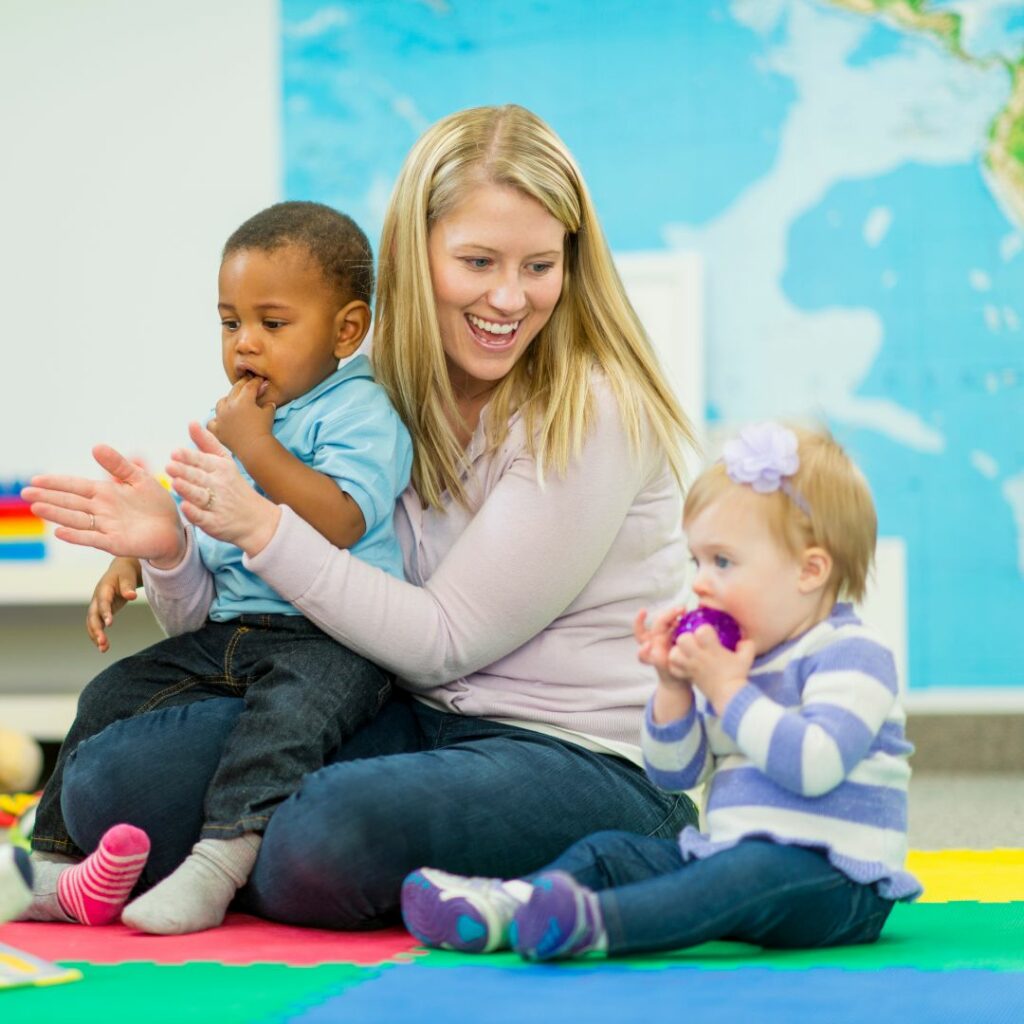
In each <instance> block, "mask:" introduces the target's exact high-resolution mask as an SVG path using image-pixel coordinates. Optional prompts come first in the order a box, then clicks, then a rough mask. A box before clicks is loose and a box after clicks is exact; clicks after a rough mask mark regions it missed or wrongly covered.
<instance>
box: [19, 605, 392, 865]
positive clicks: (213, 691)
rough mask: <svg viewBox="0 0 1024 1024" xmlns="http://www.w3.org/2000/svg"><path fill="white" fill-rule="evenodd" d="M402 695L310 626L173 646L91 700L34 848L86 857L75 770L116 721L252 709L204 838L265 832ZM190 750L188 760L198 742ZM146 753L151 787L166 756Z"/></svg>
mask: <svg viewBox="0 0 1024 1024" xmlns="http://www.w3.org/2000/svg"><path fill="white" fill-rule="evenodd" d="M390 688H391V683H390V677H389V676H388V674H387V673H386V672H385V671H384V670H383V669H381V668H379V667H378V666H377V665H374V664H373V663H372V662H369V661H367V660H366V659H365V658H362V657H360V656H359V655H358V654H355V653H353V652H352V651H350V650H348V648H346V647H343V646H342V645H341V644H339V643H337V641H335V640H332V639H331V638H330V637H329V636H327V634H326V633H324V632H322V631H321V630H319V629H318V628H317V627H316V626H314V625H313V624H312V623H311V622H309V621H308V620H307V619H305V618H303V617H302V616H301V615H243V616H241V617H240V618H237V619H232V620H230V621H229V622H207V623H206V624H205V625H204V626H203V627H202V628H201V629H197V630H196V631H195V632H193V633H183V634H182V635H181V636H175V637H171V638H170V639H167V640H163V641H161V642H160V643H158V644H154V645H153V646H152V647H148V648H146V650H144V651H140V652H139V653H138V654H135V655H133V656H132V657H128V658H123V659H122V660H121V661H118V662H115V664H113V665H111V666H110V668H108V669H107V670H106V671H104V672H101V673H100V674H99V675H98V676H97V677H96V678H95V679H93V681H92V682H91V683H89V685H88V686H87V687H86V688H85V689H84V690H83V691H82V695H81V697H80V698H79V701H78V714H77V716H76V717H75V722H74V724H73V725H72V726H71V730H70V732H69V733H68V736H67V739H66V740H65V741H64V745H63V746H62V747H61V750H60V753H59V754H58V756H57V763H56V766H55V768H54V771H53V775H52V776H51V778H50V781H49V783H48V784H47V786H46V790H45V792H44V793H43V797H42V799H41V800H40V802H39V810H38V813H37V815H36V823H35V829H34V835H33V840H32V845H33V847H34V848H35V849H37V850H44V851H49V852H55V853H66V854H71V855H75V854H81V852H82V851H81V850H80V849H79V848H78V847H77V846H76V845H75V844H74V842H73V841H72V840H71V837H70V836H69V835H68V832H67V828H66V826H65V823H64V816H63V814H62V812H61V794H62V790H63V784H64V770H65V766H66V765H67V763H68V759H69V757H70V755H71V754H72V753H73V752H74V751H75V749H76V748H77V747H78V746H79V744H81V743H82V742H83V741H87V740H88V739H89V737H91V736H95V735H96V734H97V733H100V732H102V731H103V729H105V728H106V727H107V726H108V725H110V724H111V723H113V722H117V721H120V720H122V719H131V718H135V717H137V716H147V713H149V712H156V710H157V709H160V708H168V707H180V706H181V705H187V704H194V703H196V702H197V701H207V700H209V699H210V698H215V697H223V696H224V695H225V694H230V695H232V696H237V697H240V698H241V700H240V701H239V711H240V712H241V713H240V714H238V715H237V716H236V717H235V718H234V719H233V723H232V727H231V729H230V731H229V732H228V733H227V734H226V735H225V736H224V737H223V740H224V742H223V745H222V747H221V749H220V752H219V756H218V758H217V764H216V766H215V768H216V770H215V771H214V772H213V773H212V774H211V776H210V777H209V778H208V779H207V783H208V785H207V787H206V790H205V793H204V796H203V798H200V799H199V801H198V805H197V807H196V811H197V812H198V813H199V814H200V815H201V818H202V822H201V824H202V836H203V838H210V839H231V838H234V837H236V836H239V835H242V833H244V832H263V830H264V829H265V828H266V825H267V822H268V821H269V820H270V815H271V814H272V813H273V811H274V808H275V807H276V806H277V805H278V804H279V803H280V802H281V801H282V800H284V799H285V797H287V796H290V795H291V794H292V793H294V792H295V790H296V789H297V788H298V786H299V783H300V782H301V780H302V778H303V776H304V775H306V774H307V773H308V772H311V771H315V770H316V769H317V768H320V767H321V766H322V765H323V764H324V763H325V762H326V761H327V760H328V759H329V757H330V756H331V755H332V754H333V753H335V752H336V751H337V749H338V747H339V746H340V745H341V744H342V742H344V741H345V740H346V739H348V737H350V736H351V735H352V734H353V733H354V732H355V731H356V730H357V729H358V728H359V727H360V726H362V725H363V724H364V723H366V722H368V721H369V720H370V719H371V718H372V717H373V716H374V715H375V714H376V713H377V712H378V711H379V710H380V708H381V706H382V705H383V704H384V702H385V701H386V700H387V697H388V693H389V691H390ZM147 717H148V716H147ZM180 742H181V743H182V749H183V750H185V749H187V739H186V738H185V737H180ZM139 753H140V755H141V757H140V758H139V759H138V761H137V762H136V763H133V764H132V765H131V766H130V767H128V768H127V770H129V771H131V772H133V773H138V775H139V779H138V781H139V782H143V780H145V779H147V778H156V777H159V775H160V766H158V765H156V764H155V763H154V761H155V759H156V758H157V757H159V756H161V755H160V754H158V753H157V752H156V751H152V752H150V751H145V750H140V751H139ZM110 770H111V771H116V768H114V767H113V766H112V767H111V769H110ZM166 784H167V785H168V786H169V787H175V786H176V785H178V783H177V782H176V781H171V780H168V781H167V783H166Z"/></svg>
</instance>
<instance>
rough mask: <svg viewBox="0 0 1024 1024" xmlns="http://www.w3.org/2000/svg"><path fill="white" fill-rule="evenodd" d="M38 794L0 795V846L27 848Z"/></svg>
mask: <svg viewBox="0 0 1024 1024" xmlns="http://www.w3.org/2000/svg"><path fill="white" fill-rule="evenodd" d="M38 803H39V794H38V793H0V844H3V843H13V844H14V845H15V846H23V847H24V848H25V849H26V850H27V849H28V848H29V841H30V839H31V836H32V827H33V825H34V824H35V820H36V805H37V804H38Z"/></svg>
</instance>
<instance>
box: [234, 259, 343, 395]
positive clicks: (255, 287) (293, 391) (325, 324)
mask: <svg viewBox="0 0 1024 1024" xmlns="http://www.w3.org/2000/svg"><path fill="white" fill-rule="evenodd" d="M218 286H219V298H218V302H217V309H218V311H219V313H220V322H221V349H222V356H223V360H224V371H225V373H227V375H228V380H230V381H231V383H232V384H234V383H235V382H236V381H238V380H241V379H242V378H245V377H258V378H262V380H263V381H265V382H266V383H265V384H263V385H262V386H261V390H260V396H259V399H258V403H259V404H260V405H266V404H267V403H268V402H273V403H274V404H275V405H276V406H279V407H280V406H282V405H285V404H286V403H288V402H290V401H292V400H293V399H295V398H298V397H299V396H300V395H304V394H305V393H306V392H307V391H310V390H311V389H312V388H314V387H316V386H317V384H319V383H320V382H321V381H322V380H325V379H326V378H327V377H329V376H330V375H331V374H332V373H333V372H334V371H335V370H336V369H337V368H338V359H339V358H340V355H341V350H342V348H343V347H344V346H343V344H342V342H341V339H340V335H339V330H340V323H339V311H340V310H341V302H340V301H339V298H338V295H337V292H336V289H334V288H332V287H331V286H330V285H329V284H328V282H327V281H326V279H325V278H324V275H323V272H322V271H321V270H320V268H319V266H317V264H316V263H315V262H314V261H313V259H312V257H311V256H310V255H309V254H308V252H307V251H306V250H305V249H304V248H302V247H301V246H297V245H285V246H282V247H281V248H279V249H274V250H273V251H272V252H264V251H262V250H260V249H239V250H237V251H236V252H233V253H231V255H230V256H228V257H227V259H225V260H224V262H223V263H222V264H221V267H220V276H219V278H218Z"/></svg>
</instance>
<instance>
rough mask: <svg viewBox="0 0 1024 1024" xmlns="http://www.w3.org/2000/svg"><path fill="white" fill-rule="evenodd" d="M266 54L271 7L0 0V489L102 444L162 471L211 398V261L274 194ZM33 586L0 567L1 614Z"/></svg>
mask: <svg viewBox="0 0 1024 1024" xmlns="http://www.w3.org/2000/svg"><path fill="white" fill-rule="evenodd" d="M279 46H280V32H279V26H278V13H277V4H276V3H275V2H274V0H217V2H216V3H208V2H203V0H176V2H175V3H173V4H159V5H157V4H151V3H138V2H133V0H87V2H74V0H0V96H3V102H2V104H0V148H2V152H3V155H2V157H0V225H2V239H3V242H2V245H0V298H2V309H3V329H2V339H3V340H2V341H0V373H2V380H3V385H4V386H3V399H2V401H0V482H7V483H9V482H10V481H12V480H13V479H16V478H24V477H27V476H29V475H31V474H33V473H38V472H41V471H44V470H46V471H68V472H75V473H80V472H91V460H90V456H89V449H90V447H91V445H92V444H93V443H95V442H97V441H106V442H109V443H111V444H114V445H115V446H118V447H120V448H122V449H123V450H124V451H125V452H126V453H127V454H130V455H133V456H139V457H141V458H143V459H145V460H146V461H147V462H148V463H149V464H150V465H151V466H152V467H153V468H154V469H159V468H160V467H161V466H162V464H163V462H164V460H165V458H166V455H167V453H168V452H169V451H170V450H171V448H172V447H174V446H175V445H177V444H180V443H182V442H183V441H185V440H186V439H187V438H186V434H185V427H186V425H187V422H188V420H189V419H191V418H195V417H199V416H202V415H203V414H204V413H205V412H206V411H207V410H208V409H209V408H210V407H211V405H212V404H213V402H214V401H215V400H216V399H217V398H218V397H219V396H220V394H221V393H223V391H224V390H225V383H224V378H223V371H222V370H221V367H220V355H219V327H218V324H217V315H216V308H215V307H216V272H217V266H218V263H219V250H220V247H221V245H222V244H223V242H224V240H225V238H226V237H227V235H228V234H230V232H231V231H232V230H233V229H234V228H235V227H237V225H238V224H240V223H241V222H242V221H243V220H244V219H245V218H246V217H248V216H249V215H251V214H252V213H255V212H256V211H257V210H258V209H260V208H262V207H264V206H266V205H268V204H269V203H271V202H274V201H276V200H277V199H279V198H280V195H281V177H282V175H281V169H280V161H281V157H280V152H281V146H280V139H279V134H280V122H281V118H280V97H281V85H280V70H279V66H280V58H279ZM56 548H57V546H56V545H53V544H51V545H50V549H51V550H52V551H53V552H54V556H53V557H54V558H57V557H60V558H63V559H64V560H65V573H66V572H67V571H68V568H69V567H70V568H71V569H74V567H76V566H78V565H79V563H80V562H82V560H83V559H87V560H88V562H87V566H86V568H84V569H83V570H82V572H83V576H85V577H91V578H94V576H95V570H94V568H93V567H94V566H95V564H96V562H95V557H96V556H90V555H83V554H82V553H80V552H70V551H67V550H65V551H63V552H62V553H61V555H60V556H58V555H57V554H56ZM48 560H49V559H48ZM29 579H32V580H36V581H38V580H39V579H40V573H39V566H38V565H37V566H35V567H34V571H29V569H28V567H26V566H21V567H17V566H14V565H13V564H11V563H7V564H5V563H3V562H0V602H2V601H3V600H12V599H14V600H16V599H17V596H18V592H21V591H23V588H24V587H25V586H28V585H29V583H28V581H29ZM89 589H90V590H91V584H90V587H89Z"/></svg>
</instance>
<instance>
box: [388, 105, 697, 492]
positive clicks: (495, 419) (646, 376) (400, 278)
mask: <svg viewBox="0 0 1024 1024" xmlns="http://www.w3.org/2000/svg"><path fill="white" fill-rule="evenodd" d="M486 183H493V184H497V185H504V186H510V187H512V188H515V189H517V190H518V191H519V192H521V193H523V194H524V195H526V196H529V197H531V198H532V199H535V200H536V201H537V202H539V203H540V204H541V206H543V207H544V209H545V210H547V211H548V213H550V214H551V215H552V216H553V217H555V218H556V219H557V220H558V221H559V222H560V223H561V224H563V225H564V226H565V230H566V241H565V269H564V277H563V283H562V294H561V298H560V299H559V301H558V304H557V305H556V307H555V309H554V312H553V313H552V315H551V318H550V320H549V321H548V322H547V323H546V324H545V325H544V327H543V328H542V330H541V331H540V332H539V333H538V335H537V337H536V338H534V339H533V341H532V342H531V344H530V346H529V348H528V349H527V351H526V352H525V353H524V355H523V357H522V358H521V359H520V360H519V361H518V362H517V363H516V365H515V367H514V368H513V369H512V370H511V371H510V372H509V373H508V375H507V376H506V377H505V378H504V379H503V380H501V382H500V383H499V384H498V385H497V387H496V388H495V390H494V393H493V396H492V397H491V399H490V403H489V407H488V412H487V418H486V428H487V442H488V445H489V447H491V448H496V447H497V446H498V445H500V444H501V442H502V441H503V440H504V438H505V436H506V434H507V432H508V423H509V418H510V417H511V416H512V414H513V413H514V412H515V411H516V410H519V411H520V413H521V415H522V416H523V418H524V425H525V428H526V437H527V443H528V444H529V445H530V450H531V452H532V454H533V455H534V456H535V457H536V459H537V464H538V473H539V474H540V475H541V477H543V474H544V472H545V470H546V469H547V468H553V469H554V470H555V471H556V472H558V473H564V472H565V470H566V468H567V467H568V464H569V461H570V459H571V458H572V457H573V456H574V455H576V454H578V453H579V451H580V449H581V448H582V445H583V441H584V438H585V437H586V434H587V428H588V424H589V421H590V416H591V400H590V394H589V387H588V385H589V382H590V376H591V373H592V372H593V370H594V368H595V366H596V367H599V368H600V369H601V371H602V372H603V373H604V375H605V377H606V378H607V379H608V381H609V383H610V385H611V387H612V389H613V391H614V394H615V396H616V399H617V401H618V404H619V408H620V411H621V415H622V420H623V424H624V426H625V428H626V431H627V434H628V436H629V438H630V441H631V443H632V444H633V445H634V446H636V447H639V444H640V437H641V427H642V423H643V420H644V418H645V417H646V419H647V420H648V422H649V423H650V426H651V428H652V430H653V432H654V434H655V436H656V438H657V440H658V442H659V443H660V444H661V445H662V447H663V448H664V450H665V452H666V454H667V456H668V459H669V462H670V464H671V466H672V469H673V472H674V473H675V475H676V477H677V478H678V479H679V480H680V482H682V480H683V478H684V460H683V445H684V444H691V445H692V444H693V443H694V438H693V432H692V429H691V427H690V424H689V421H688V420H687V417H686V414H685V413H684V412H683V410H682V408H681V407H680V405H679V402H678V401H677V399H676V397H675V395H674V394H673V392H672V389H671V388H670V387H669V385H668V383H667V382H666V380H665V376H664V373H663V371H662V369H661V366H660V364H659V362H658V358H657V356H656V355H655V353H654V349H653V348H652V346H651V343H650V341H649V339H648V337H647V334H646V333H645V331H644V329H643V327H642V326H641V324H640V321H639V319H638V318H637V315H636V313H635V312H634V310H633V307H632V306H631V305H630V303H629V300H628V299H627V298H626V293H625V289H624V288H623V286H622V281H621V280H620V279H619V275H618V272H617V271H616V269H615V266H614V264H613V263H612V259H611V254H610V253H609V251H608V245H607V243H606V242H605V239H604V235H603V233H602V231H601V226H600V224H599V223H598V220H597V215H596V214H595V212H594V207H593V203H592V202H591V200H590V194H589V193H588V191H587V187H586V185H585V184H584V182H583V178H582V176H581V174H580V171H579V168H578V167H577V166H576V162H575V161H574V160H573V158H572V156H571V154H570V153H569V151H568V149H566V147H565V145H564V143H563V142H562V140H561V139H559V138H558V136H557V135H555V133H554V132H553V131H552V130H551V128H549V127H548V125H547V124H545V123H544V122H543V121H542V120H541V119H540V118H539V117H537V116H536V115H535V114H532V113H530V111H528V110H525V109H524V108H523V107H519V106H515V105H509V106H503V107H475V108H473V109H470V110H463V111H459V112H458V113H455V114H452V115H450V116H449V117H446V118H443V119H442V120H441V121H438V122H437V123H436V124H435V125H433V127H431V128H429V129H428V130H427V131H426V132H425V133H424V135H423V136H422V137H421V138H420V139H419V141H418V142H417V143H416V144H415V145H414V146H413V148H412V150H411V151H410V153H409V155H408V157H407V158H406V161H405V164H404V166H403V168H402V171H401V173H400V174H399V177H398V181H397V182H396V184H395V189H394V192H393V194H392V196H391V202H390V205H389V207H388V212H387V215H386V216H385V219H384V228H383V231H382V234H381V241H380V257H379V258H380V271H379V278H378V285H377V303H376V305H377V324H376V327H375V329H374V342H373V359H374V365H375V369H376V373H377V377H378V379H379V380H380V382H381V384H382V385H383V386H384V387H385V388H386V390H387V392H388V394H389V396H390V397H391V400H392V402H393V403H394V405H395V408H396V409H397V410H398V412H399V414H400V415H401V417H402V419H403V420H404V422H405V424H406V426H407V427H408V429H409V432H410V434H411V435H412V441H413V449H414V452H415V456H414V460H413V470H412V480H413V485H414V487H415V488H416V491H417V493H418V494H419V496H420V499H421V500H422V501H423V502H424V504H425V505H428V506H433V507H435V508H440V507H442V495H443V494H444V492H445V491H447V492H448V493H449V495H451V497H452V498H454V499H455V500H456V501H460V502H462V503H465V501H466V495H465V491H464V489H463V487H462V483H461V479H460V474H461V471H462V469H463V468H464V465H465V453H464V450H463V448H462V445H461V444H460V443H459V440H458V437H457V435H456V432H455V430H454V429H453V427H452V423H453V422H458V418H459V413H458V410H457V406H456V400H455V393H454V391H453V389H452V386H451V382H450V380H449V376H448V369H447V364H446V362H445V354H444V348H443V346H442V343H441V334H440V331H439V329H438V323H437V311H436V308H435V304H434V292H433V287H432V284H431V277H430V264H429V260H428V240H429V233H430V228H431V225H432V224H433V223H435V222H436V221H437V220H439V219H440V218H442V217H444V216H445V215H446V214H448V213H449V212H451V211H452V210H453V209H454V208H455V207H456V206H457V205H458V204H459V202H460V201H461V200H462V199H463V198H464V197H465V196H466V195H467V193H468V192H469V191H470V190H471V189H473V188H474V187H476V186H477V185H481V184H486Z"/></svg>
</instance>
